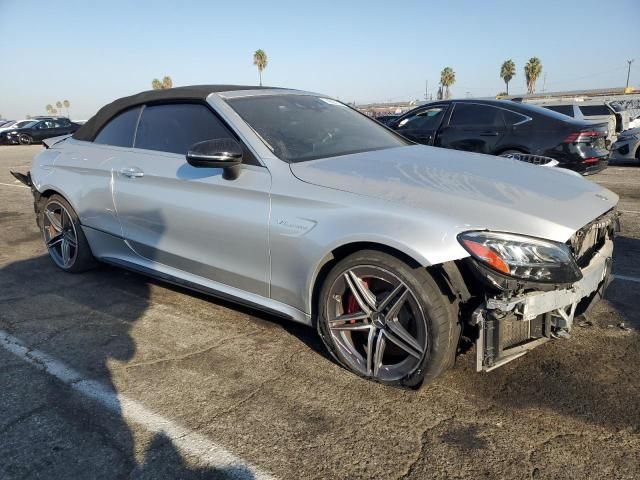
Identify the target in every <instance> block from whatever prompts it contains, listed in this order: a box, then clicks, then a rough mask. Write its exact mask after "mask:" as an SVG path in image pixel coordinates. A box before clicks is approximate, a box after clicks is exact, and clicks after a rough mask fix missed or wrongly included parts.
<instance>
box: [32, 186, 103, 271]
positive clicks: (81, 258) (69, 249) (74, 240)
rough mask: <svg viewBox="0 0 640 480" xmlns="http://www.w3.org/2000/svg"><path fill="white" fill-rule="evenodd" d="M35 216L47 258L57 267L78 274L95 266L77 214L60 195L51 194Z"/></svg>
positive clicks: (95, 263)
mask: <svg viewBox="0 0 640 480" xmlns="http://www.w3.org/2000/svg"><path fill="white" fill-rule="evenodd" d="M38 216H39V218H38V224H39V225H40V230H41V231H42V237H43V240H44V243H45V247H47V251H48V253H49V258H50V259H51V261H52V262H53V263H54V264H55V265H56V266H57V267H58V268H60V269H61V270H64V271H65V272H71V273H80V272H84V271H87V270H89V269H91V268H94V267H95V266H96V265H97V262H96V260H95V258H94V256H93V254H92V253H91V248H90V247H89V242H87V238H86V237H85V235H84V232H83V231H82V227H81V225H80V221H79V219H78V215H77V214H76V212H75V211H74V210H73V208H72V207H71V205H69V202H67V201H66V200H65V199H64V198H62V197H61V196H60V195H51V197H49V198H47V199H46V200H45V201H44V202H42V208H41V209H40V211H39V212H38Z"/></svg>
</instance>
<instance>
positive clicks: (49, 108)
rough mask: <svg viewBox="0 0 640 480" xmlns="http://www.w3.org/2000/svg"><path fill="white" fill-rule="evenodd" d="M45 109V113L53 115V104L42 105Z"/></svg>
mask: <svg viewBox="0 0 640 480" xmlns="http://www.w3.org/2000/svg"><path fill="white" fill-rule="evenodd" d="M44 108H45V109H46V110H47V113H48V114H49V115H53V105H51V104H49V105H47V106H46V107H44Z"/></svg>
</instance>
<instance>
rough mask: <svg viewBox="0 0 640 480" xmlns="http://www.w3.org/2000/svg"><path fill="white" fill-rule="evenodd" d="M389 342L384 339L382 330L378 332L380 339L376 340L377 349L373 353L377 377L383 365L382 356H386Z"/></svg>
mask: <svg viewBox="0 0 640 480" xmlns="http://www.w3.org/2000/svg"><path fill="white" fill-rule="evenodd" d="M386 345H387V343H386V340H385V339H384V335H383V333H382V331H380V333H378V340H377V341H376V349H375V352H374V355H373V376H374V377H377V376H378V372H379V371H380V367H382V357H383V356H384V349H385V347H386Z"/></svg>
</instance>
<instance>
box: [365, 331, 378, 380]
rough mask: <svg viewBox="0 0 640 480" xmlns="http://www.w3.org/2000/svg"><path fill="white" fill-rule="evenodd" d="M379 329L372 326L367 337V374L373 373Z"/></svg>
mask: <svg viewBox="0 0 640 480" xmlns="http://www.w3.org/2000/svg"><path fill="white" fill-rule="evenodd" d="M377 333H378V329H376V328H372V329H371V330H370V331H369V336H368V337H367V375H373V347H374V344H375V340H376V334H377Z"/></svg>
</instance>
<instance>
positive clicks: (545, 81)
mask: <svg viewBox="0 0 640 480" xmlns="http://www.w3.org/2000/svg"><path fill="white" fill-rule="evenodd" d="M546 86H547V73H546V72H545V74H544V78H543V80H542V93H544V87H546Z"/></svg>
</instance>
